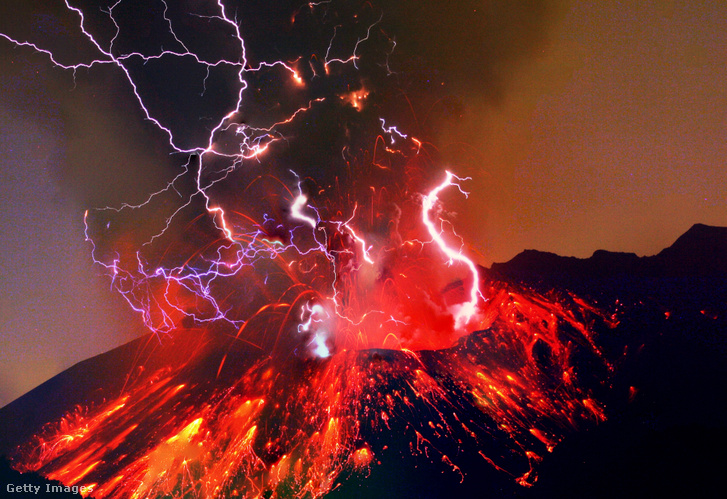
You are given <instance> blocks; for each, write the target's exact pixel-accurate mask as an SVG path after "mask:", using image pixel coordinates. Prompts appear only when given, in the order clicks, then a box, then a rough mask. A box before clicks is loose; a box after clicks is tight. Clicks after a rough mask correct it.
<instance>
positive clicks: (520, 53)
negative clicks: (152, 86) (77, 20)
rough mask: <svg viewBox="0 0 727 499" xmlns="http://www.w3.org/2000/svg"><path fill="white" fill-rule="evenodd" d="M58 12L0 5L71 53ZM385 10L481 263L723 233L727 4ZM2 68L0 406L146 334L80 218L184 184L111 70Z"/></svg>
mask: <svg viewBox="0 0 727 499" xmlns="http://www.w3.org/2000/svg"><path fill="white" fill-rule="evenodd" d="M58 3H59V2H51V1H49V2H33V6H32V7H31V6H28V2H22V1H17V2H3V6H2V10H0V19H2V20H3V21H2V22H0V31H2V32H9V31H12V34H13V35H14V36H16V37H20V36H22V31H23V30H24V29H28V30H31V31H32V32H34V33H41V36H47V37H49V39H55V40H63V44H62V45H63V47H65V46H66V44H67V43H68V44H69V45H71V46H73V44H72V43H70V42H68V40H72V29H73V24H72V23H71V22H69V19H70V20H72V18H70V17H69V18H68V19H66V18H64V17H63V16H62V15H61V13H62V9H60V8H58ZM192 3H195V2H192ZM252 3H254V2H252ZM386 3H388V4H389V5H388V6H385V8H384V16H385V17H384V25H385V27H386V29H387V30H388V31H389V32H390V34H392V35H394V36H396V38H397V42H398V44H399V46H398V47H397V52H396V53H397V54H398V57H399V58H398V59H395V62H398V63H399V64H401V65H402V66H401V67H402V68H404V69H405V70H406V71H407V78H408V79H409V80H410V81H411V83H410V84H409V87H408V88H409V89H410V97H411V98H412V99H414V100H416V99H418V102H420V104H419V106H418V107H417V110H416V113H417V119H418V120H419V122H420V124H421V129H422V131H423V133H426V134H429V135H430V138H431V139H432V141H433V142H434V143H435V144H436V145H437V147H438V148H439V150H440V156H441V161H442V163H443V165H442V167H447V168H452V169H453V170H455V171H457V172H458V173H460V174H462V175H470V176H472V177H473V181H472V182H471V183H470V185H469V187H470V189H471V190H472V192H473V195H472V196H470V198H469V200H468V201H467V202H466V203H459V204H457V205H456V209H457V212H458V217H457V221H458V223H459V224H460V225H459V226H458V231H459V232H461V233H463V234H464V235H465V236H466V239H467V241H468V243H469V244H470V245H471V248H470V249H471V251H472V252H473V253H474V254H476V255H477V258H478V260H479V262H480V263H482V264H485V265H489V264H490V263H491V262H492V261H505V260H508V259H510V258H512V257H513V256H514V255H515V254H517V253H518V252H520V251H521V250H523V249H526V248H536V249H541V250H546V251H553V252H556V253H559V254H562V255H574V256H579V257H586V256H589V255H590V254H591V253H592V252H593V251H594V250H596V249H599V248H603V249H609V250H615V251H631V252H635V253H637V254H640V255H649V254H654V253H656V252H658V251H659V250H660V249H662V248H663V247H665V246H668V245H669V244H671V242H673V241H674V239H676V237H678V236H679V235H680V234H681V233H683V232H684V231H686V230H687V229H688V228H689V227H690V226H691V225H692V224H694V223H697V222H700V223H706V224H712V225H723V226H724V225H727V209H726V208H725V206H727V204H726V203H727V168H725V164H724V158H725V157H727V150H726V149H727V146H726V145H725V144H727V140H726V139H727V136H726V135H727V134H726V133H725V129H726V128H725V127H726V126H727V87H726V86H725V84H724V82H725V81H727V50H725V49H726V48H727V5H726V4H725V3H724V2H721V1H717V0H715V1H705V2H688V1H683V2H668V1H654V2H642V1H635V0H634V1H624V2H596V1H592V2H588V1H582V2H535V1H533V2H528V1H517V2H513V1H504V0H503V1H500V2H495V1H490V2H488V1H484V0H482V1H463V2H457V3H456V5H455V6H454V7H452V6H450V5H448V4H450V2H424V3H422V2H409V1H405V0H402V1H401V2H386ZM250 19H255V17H251V18H250ZM250 22H252V21H250ZM54 37H55V38H54ZM59 43H60V42H59ZM61 48H62V47H61ZM66 54H67V55H69V56H72V55H74V53H73V51H67V52H66ZM0 66H1V67H2V71H0V150H1V151H2V156H1V157H0V163H1V164H0V206H1V208H0V209H1V210H2V215H3V216H2V217H1V218H0V245H1V247H2V252H1V253H0V286H1V287H2V289H1V290H0V291H1V292H2V294H1V295H0V405H4V404H5V403H7V402H10V401H11V400H12V399H14V398H15V397H17V396H18V395H20V394H22V393H24V392H25V391H27V390H29V389H30V388H32V387H33V386H35V385H37V384H38V383H40V382H42V381H43V380H45V379H47V378H48V377H50V376H52V375H54V374H56V373H57V372H59V371H60V370H63V369H64V368H67V367H69V366H70V365H72V364H73V363H75V362H78V361H79V360H82V359H84V358H87V357H89V356H91V355H95V354H97V353H100V352H103V351H106V350H108V349H110V348H112V347H114V346H116V345H118V344H121V343H123V342H125V341H127V340H129V339H131V338H133V337H135V335H137V334H139V332H140V331H141V330H142V328H141V326H140V324H139V323H138V320H137V319H136V317H135V315H133V314H132V313H131V312H130V311H129V310H128V307H127V306H126V305H125V303H124V302H123V300H122V299H121V298H120V297H119V296H117V295H116V293H114V292H112V291H111V290H110V287H109V282H108V279H107V278H106V277H105V276H103V275H101V271H100V269H98V268H97V267H94V266H92V264H91V260H90V255H89V250H90V248H89V247H88V245H87V244H86V243H85V242H84V234H83V223H82V217H83V212H84V210H86V209H87V208H93V207H100V206H106V205H119V204H120V203H122V202H124V201H129V202H136V201H138V200H141V199H143V198H144V197H145V196H146V194H148V193H149V192H152V191H154V190H156V189H158V188H160V187H162V186H163V185H164V184H165V182H166V181H168V180H169V179H170V178H171V177H172V176H173V175H174V174H175V171H174V168H173V164H174V161H173V158H170V157H169V155H168V150H167V149H165V147H164V143H163V137H161V136H160V134H159V133H158V132H156V131H155V130H154V129H153V128H152V127H150V126H149V125H148V124H145V123H144V122H143V121H142V120H141V117H140V115H139V113H138V112H137V111H136V110H135V108H134V106H133V101H132V100H131V99H130V97H129V95H128V92H127V91H126V90H125V89H124V87H123V84H122V83H120V82H119V80H118V79H115V78H114V77H113V75H112V74H110V73H107V72H105V71H103V70H99V71H96V72H94V73H93V74H92V75H89V77H87V78H84V77H80V78H78V79H77V80H76V82H75V83H74V79H73V77H72V75H71V74H69V73H67V72H62V71H60V70H58V69H52V68H50V66H49V65H48V64H47V63H46V59H45V58H44V57H43V56H39V55H34V54H32V53H31V52H30V50H28V49H18V48H13V47H12V46H11V45H10V44H9V43H6V42H5V41H0ZM91 76H92V78H91ZM404 86H405V87H406V85H404Z"/></svg>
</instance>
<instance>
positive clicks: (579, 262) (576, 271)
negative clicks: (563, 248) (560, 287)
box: [491, 224, 727, 281]
mask: <svg viewBox="0 0 727 499" xmlns="http://www.w3.org/2000/svg"><path fill="white" fill-rule="evenodd" d="M491 270H492V272H493V273H495V274H496V275H499V276H502V277H504V278H510V279H513V278H514V279H525V280H536V279H543V280H549V279H553V278H555V279H556V280H558V281H561V280H571V281H573V280H584V279H602V278H611V277H620V276H631V277H642V278H646V277H652V278H662V277H718V276H721V277H724V276H727V227H712V226H709V225H703V224H695V225H693V226H692V227H691V228H690V229H689V230H688V231H687V232H685V233H684V234H683V235H681V236H680V237H679V238H678V239H677V240H676V241H675V242H674V244H672V245H671V246H669V247H668V248H666V249H664V250H662V251H661V252H659V253H658V254H657V255H653V256H645V257H639V256H636V255H635V254H634V253H617V252H611V251H604V250H598V251H596V252H594V253H593V255H592V256H591V257H590V258H575V257H565V256H559V255H556V254H554V253H547V252H542V251H537V250H525V251H523V252H522V253H520V254H518V255H517V256H515V257H514V258H513V259H512V260H510V261H508V262H505V263H494V264H493V265H492V267H491Z"/></svg>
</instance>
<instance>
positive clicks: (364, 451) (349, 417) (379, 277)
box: [0, 0, 619, 498]
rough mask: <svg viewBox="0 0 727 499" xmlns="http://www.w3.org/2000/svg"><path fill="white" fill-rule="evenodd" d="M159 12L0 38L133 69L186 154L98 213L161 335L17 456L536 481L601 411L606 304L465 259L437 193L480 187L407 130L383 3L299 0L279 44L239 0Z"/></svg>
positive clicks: (299, 488)
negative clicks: (153, 185)
mask: <svg viewBox="0 0 727 499" xmlns="http://www.w3.org/2000/svg"><path fill="white" fill-rule="evenodd" d="M151 3H152V4H154V6H149V7H147V8H145V9H140V8H139V6H138V5H136V4H134V3H133V2H128V4H127V2H126V1H124V0H121V1H117V2H112V3H107V4H104V5H102V6H100V7H99V6H96V7H95V8H93V9H92V8H90V7H84V8H81V7H78V6H76V5H75V4H74V3H73V2H70V1H68V0H67V1H66V7H67V12H66V15H67V17H68V19H69V20H72V21H73V22H74V23H75V29H76V33H75V35H74V36H77V37H78V39H79V40H81V41H84V43H85V45H84V49H83V50H81V51H79V52H78V53H76V54H72V55H68V54H62V55H60V54H56V53H54V51H53V50H52V47H51V46H46V45H43V44H42V43H40V42H34V41H26V40H23V39H19V38H16V37H12V36H10V35H6V34H2V33H0V36H2V37H3V38H4V39H5V41H6V42H10V43H14V44H15V45H17V46H19V47H27V48H28V49H30V50H35V51H37V52H40V53H42V54H44V55H45V56H47V58H48V59H49V60H50V61H51V62H52V63H53V65H55V66H56V67H59V68H62V69H65V70H67V71H72V72H74V74H81V73H82V74H83V75H84V77H87V76H89V75H90V76H91V77H92V76H93V75H94V74H95V72H97V71H98V72H101V71H113V72H115V74H117V75H119V76H121V77H123V79H124V80H125V82H126V84H127V85H128V87H129V89H130V91H131V92H132V93H133V96H134V99H135V101H136V103H137V105H138V108H139V112H140V117H142V118H143V119H144V120H146V121H147V122H150V123H152V124H153V125H154V127H155V128H156V129H157V131H158V132H159V133H160V134H161V135H162V136H163V137H165V141H166V143H167V147H168V148H169V152H170V153H171V155H172V157H173V158H176V159H177V160H178V162H179V164H178V170H177V173H176V174H175V176H174V178H173V179H172V180H171V181H170V182H169V183H168V185H167V186H166V187H165V188H163V189H161V190H159V191H157V192H152V193H150V194H149V196H148V198H147V199H145V200H142V201H141V202H130V203H129V204H124V205H121V206H117V207H103V208H93V209H89V210H88V211H87V212H86V215H85V218H84V223H85V227H86V238H87V241H88V244H89V247H90V248H91V253H92V256H93V261H94V263H95V265H97V266H98V268H100V269H103V270H104V271H105V273H106V274H108V278H109V280H110V282H111V284H112V286H113V288H114V289H115V290H117V291H118V292H119V293H121V294H122V295H123V297H124V298H125V299H126V301H127V302H128V304H129V305H130V306H131V307H133V309H134V310H135V311H137V312H138V315H139V317H140V318H141V320H142V321H143V323H144V324H145V326H146V327H147V328H148V329H149V330H150V331H151V334H150V335H149V336H148V337H145V338H142V339H139V340H136V341H135V342H134V343H133V344H130V345H127V346H126V347H122V348H123V349H124V350H123V351H124V352H125V353H124V355H125V357H124V359H125V360H124V361H123V362H122V363H121V364H122V366H123V371H124V372H123V373H116V375H115V376H116V381H113V382H111V381H109V380H108V379H107V380H105V383H106V384H105V385H103V386H99V387H97V389H95V390H94V391H93V393H86V394H84V397H85V398H84V399H83V400H78V401H74V402H75V403H78V404H79V405H77V406H75V407H73V406H70V407H65V406H64V407H63V408H62V412H63V413H62V414H59V415H58V416H59V417H58V418H57V419H54V420H51V421H46V423H47V424H45V425H43V426H42V428H35V431H34V435H32V436H28V437H29V438H27V439H26V440H25V441H24V443H22V444H21V445H19V446H18V447H17V448H15V449H14V450H13V451H12V455H11V456H10V457H11V462H12V466H13V467H14V468H15V469H16V470H18V471H22V472H28V471H37V472H39V473H40V474H42V475H43V476H44V477H47V478H49V479H52V480H58V481H60V482H62V483H64V484H67V485H71V486H78V487H83V490H84V491H87V494H92V495H93V497H97V498H103V497H114V498H137V497H138V498H141V497H210V498H212V497H219V498H223V497H320V496H323V495H326V494H328V493H331V492H332V491H333V493H335V492H336V491H337V490H338V489H339V488H341V487H345V484H346V483H347V481H355V480H359V479H361V480H364V481H365V480H366V477H368V476H370V475H371V474H372V473H373V474H375V473H376V471H375V470H376V468H377V467H382V466H391V463H392V462H395V461H396V460H397V459H399V458H401V459H404V456H407V458H408V456H409V455H414V456H416V457H415V459H416V460H418V462H422V463H429V464H434V465H435V467H436V468H437V469H439V470H440V471H441V472H442V473H443V474H444V475H447V476H448V477H449V478H448V480H454V481H456V482H457V483H459V482H464V481H467V480H471V479H472V478H471V476H470V475H472V474H473V473H474V474H476V473H479V471H478V470H481V469H485V468H486V469H488V470H492V471H494V472H495V473H497V474H501V475H502V476H506V477H508V479H509V480H511V481H512V482H513V483H517V484H519V486H522V487H529V486H531V485H532V484H533V483H535V482H536V480H537V477H538V474H537V469H538V467H539V465H540V463H541V462H542V461H543V459H544V458H545V456H547V455H548V454H549V453H550V452H552V451H553V449H554V448H555V447H556V446H557V445H558V443H559V442H561V441H562V439H563V438H564V437H565V436H567V435H568V434H571V433H573V432H574V431H576V430H579V429H582V428H590V427H594V426H596V425H598V424H600V423H602V422H603V421H605V420H606V415H605V412H604V404H603V402H602V401H599V396H600V395H601V394H603V393H605V392H606V391H607V389H608V388H609V386H610V383H611V382H610V378H611V376H612V374H613V366H612V361H613V359H609V358H608V357H609V356H608V355H606V354H605V351H604V349H603V348H602V346H601V345H602V343H601V338H600V336H602V335H608V334H609V332H610V331H611V330H612V329H613V328H614V327H616V325H617V324H618V322H619V319H618V317H617V315H615V314H613V313H612V312H613V311H609V312H608V313H606V311H605V310H601V309H599V308H598V307H595V306H592V305H591V304H589V302H587V301H585V300H582V299H580V298H579V297H578V296H576V295H575V294H572V293H566V292H542V293H541V292H538V291H535V290H534V289H531V288H528V287H525V286H518V285H514V284H509V283H507V282H506V281H505V280H503V279H499V278H497V276H496V275H494V274H491V273H488V272H487V271H486V269H484V268H482V267H480V266H478V265H477V264H476V262H475V259H474V257H473V256H472V255H471V252H470V251H469V250H468V247H467V244H466V243H465V241H463V239H462V238H461V237H460V236H458V233H457V229H458V223H460V221H459V219H458V218H457V217H456V214H455V213H453V212H452V211H450V209H449V208H448V206H449V204H448V203H451V202H453V201H454V200H455V199H456V197H461V198H462V199H465V198H466V197H467V195H468V194H467V183H468V178H466V177H465V176H463V175H459V176H458V174H457V166H456V165H451V166H450V165H448V166H447V167H446V168H445V167H444V166H442V165H440V164H439V160H438V156H437V150H436V148H435V147H434V145H433V144H431V143H430V142H429V141H428V140H426V138H417V133H418V131H417V126H416V122H417V119H416V113H414V111H412V109H413V106H411V105H410V103H408V102H407V99H406V97H405V93H404V92H403V91H402V90H400V88H401V85H403V83H402V82H401V81H400V76H399V75H398V74H397V71H396V68H394V67H391V66H390V64H389V56H390V55H391V54H392V53H393V52H394V51H395V50H396V42H395V40H396V34H395V33H389V32H388V31H387V29H386V28H385V27H384V25H383V24H382V19H384V18H385V16H386V10H385V9H384V10H379V8H378V7H375V6H373V5H372V4H371V3H368V2H353V3H352V2H336V1H325V2H315V3H310V4H307V5H304V6H303V7H301V8H299V9H297V10H293V11H291V12H290V13H288V14H287V15H288V18H287V20H286V23H285V29H286V33H285V36H287V37H289V40H290V43H289V48H286V49H282V48H281V47H280V46H275V45H274V44H271V43H270V39H271V35H270V34H269V33H265V32H264V30H265V28H264V27H261V26H262V25H263V22H262V21H261V20H259V19H255V18H250V15H249V14H246V12H245V10H244V9H242V8H240V9H238V8H237V6H233V5H232V3H231V2H224V1H222V0H217V1H212V0H210V1H206V2H186V3H180V4H179V5H173V4H172V3H171V2H165V0H159V1H158V2H151ZM182 7H185V8H187V9H189V10H182ZM69 22H70V21H69ZM256 23H257V24H256ZM142 28H143V29H142ZM142 32H143V33H146V35H142V34H140V33H142ZM256 37H258V38H260V39H256ZM79 43H81V42H80V41H79ZM291 47H292V48H291ZM276 53H277V54H279V56H278V57H275V54H276ZM73 57H76V58H77V59H75V60H70V59H72V58H73ZM392 89H395V90H394V91H392ZM457 202H461V200H458V201H457ZM142 222H143V223H142ZM387 463H388V464H387ZM407 466H408V465H407Z"/></svg>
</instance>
